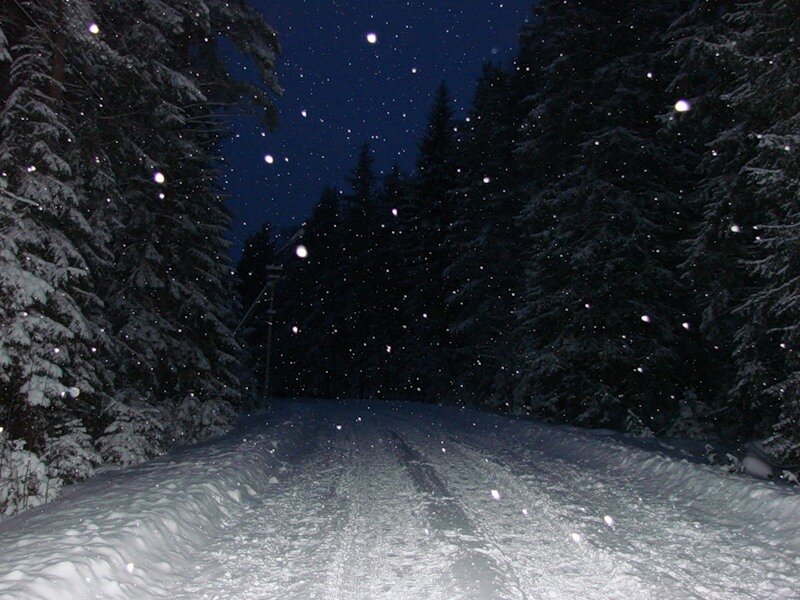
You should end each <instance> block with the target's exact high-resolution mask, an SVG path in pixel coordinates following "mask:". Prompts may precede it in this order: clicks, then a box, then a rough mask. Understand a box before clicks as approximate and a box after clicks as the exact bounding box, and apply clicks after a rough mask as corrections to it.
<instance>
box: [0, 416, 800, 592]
mask: <svg viewBox="0 0 800 600" xmlns="http://www.w3.org/2000/svg"><path fill="white" fill-rule="evenodd" d="M445 448H446V450H447V451H446V452H443V451H442V450H443V449H445ZM798 590H800V496H799V495H798V494H796V493H795V492H794V491H793V490H792V489H790V488H785V487H781V486H779V485H776V484H774V483H771V482H763V481H757V480H754V479H751V478H748V477H744V476H738V475H730V474H725V473H722V472H720V471H719V469H715V468H712V467H709V466H702V465H697V464H690V463H688V462H686V461H684V460H677V459H675V458H671V457H669V456H665V455H663V454H659V453H654V452H651V451H647V450H644V449H640V448H636V447H633V446H631V445H630V444H626V443H625V442H624V441H622V440H620V439H618V438H617V437H616V436H611V435H602V434H596V433H593V432H584V431H580V430H576V429H574V428H564V427H552V426H544V425H538V424H535V423H531V422H529V421H525V420H517V419H510V418H504V417H498V416H491V415H486V414H482V413H476V412H472V411H460V410H457V409H451V408H441V407H431V406H421V405H397V404H386V403H366V402H347V403H334V402H310V401H309V402H293V403H289V402H281V403H278V404H277V406H276V408H275V411H274V414H272V415H268V416H267V415H262V416H260V417H258V418H255V419H254V420H253V422H252V423H251V424H250V425H249V426H246V427H242V428H241V429H239V430H238V432H237V433H236V434H234V435H231V436H229V437H227V438H224V439H222V440H218V441H216V442H214V443H210V444H206V445H202V446H198V447H196V448H192V449H186V450H183V451H180V452H176V453H173V454H171V455H168V456H166V457H162V458H160V459H158V460H155V461H153V462H151V463H148V464H146V465H143V466H141V467H138V468H134V469H128V470H124V471H119V472H111V473H105V474H103V475H101V476H99V477H97V478H96V479H94V480H92V481H90V482H89V483H87V484H84V485H82V486H79V487H77V488H76V489H75V490H74V491H73V493H72V494H70V495H69V496H67V497H65V498H63V499H62V500H59V501H57V502H54V503H53V504H51V505H48V506H45V507H42V508H39V509H35V510H32V511H29V512H27V513H24V514H22V515H19V516H17V517H15V518H12V519H10V520H8V521H7V522H5V523H3V524H2V525H0V597H2V598H137V599H138V598H167V597H168V598H176V599H180V598H186V599H189V598H191V599H193V600H194V599H196V598H208V599H211V598H237V599H247V598H254V599H255V598H259V599H260V598H297V599H301V598H303V599H305V598H325V599H329V598H331V599H336V598H340V599H343V600H344V599H348V600H350V599H359V598H364V599H367V598H369V599H374V598H387V599H395V598H398V599H399V598H409V599H414V598H420V599H426V600H428V599H436V598H442V599H444V598H448V599H455V598H464V599H466V598H492V599H494V598H553V599H556V598H558V599H561V598H581V599H584V598H586V599H590V598H621V597H627V598H691V597H697V598H712V599H714V598H718V599H720V600H722V599H725V600H728V599H733V598H797V597H798Z"/></svg>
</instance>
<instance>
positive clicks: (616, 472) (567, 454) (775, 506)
mask: <svg viewBox="0 0 800 600" xmlns="http://www.w3.org/2000/svg"><path fill="white" fill-rule="evenodd" d="M467 412H469V411H467ZM465 416H467V417H468V418H469V416H468V415H465ZM481 419H482V420H485V419H486V415H481ZM494 419H495V420H496V422H495V427H494V429H495V431H496V432H497V433H496V434H495V435H496V436H497V438H499V439H516V440H520V439H526V440H528V442H529V443H530V444H531V446H532V447H535V448H536V450H538V451H540V452H542V453H544V454H545V455H546V456H550V457H552V458H553V460H556V461H557V460H563V461H567V462H569V463H571V464H574V465H577V466H579V467H583V468H585V469H591V470H593V471H595V472H597V473H598V474H599V475H608V476H610V477H612V478H623V479H624V480H625V481H628V482H630V483H631V484H632V485H634V486H635V487H637V488H638V489H639V490H641V492H642V493H653V492H655V493H658V494H660V495H662V496H664V497H669V498H670V500H672V501H674V502H675V503H678V504H683V505H684V506H686V507H687V508H690V509H691V510H693V511H696V512H698V513H702V514H705V515H708V516H709V517H712V518H724V519H726V520H729V521H730V522H732V523H739V524H742V525H755V524H757V525H758V527H759V528H762V530H763V532H764V533H765V534H768V533H769V534H774V535H776V536H778V538H779V539H782V540H784V541H785V542H786V543H787V544H790V545H791V546H792V547H794V548H798V549H800V493H798V488H797V487H789V486H785V485H781V484H777V483H774V482H770V481H761V480H756V479H753V478H752V477H749V476H747V475H739V474H733V473H728V472H724V471H722V470H721V469H720V468H719V467H714V466H711V465H701V464H696V463H691V462H689V461H688V460H686V459H677V458H674V457H670V456H665V455H664V454H661V453H659V452H654V451H652V450H646V449H641V448H638V447H636V445H635V441H631V442H629V441H628V440H625V439H621V438H620V437H619V434H617V436H616V437H614V436H609V435H608V434H607V433H605V432H597V433H596V432H594V431H592V430H582V429H579V428H577V427H569V426H557V425H546V424H541V423H537V422H534V421H528V420H517V419H515V420H508V419H504V418H498V417H494Z"/></svg>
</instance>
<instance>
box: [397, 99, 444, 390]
mask: <svg viewBox="0 0 800 600" xmlns="http://www.w3.org/2000/svg"><path fill="white" fill-rule="evenodd" d="M457 147H458V143H457V138H456V123H455V120H454V113H453V107H452V101H451V99H450V93H449V91H448V89H447V87H446V86H445V84H444V83H442V84H441V85H440V86H439V89H438V91H437V94H436V98H435V100H434V104H433V109H432V111H431V114H430V117H429V119H428V125H427V128H426V131H425V135H424V136H423V138H422V141H421V142H420V144H419V157H418V159H417V172H416V175H415V180H414V189H413V192H412V194H411V195H410V198H409V203H408V206H407V208H406V209H405V211H404V214H403V223H402V227H403V233H402V235H403V237H404V238H405V239H404V247H405V248H407V252H408V261H407V263H406V265H405V267H406V273H405V277H406V286H405V294H406V300H405V303H404V307H403V309H404V321H405V323H406V325H407V327H408V333H409V336H410V340H409V344H408V347H409V348H411V347H414V348H415V349H416V350H415V351H414V352H413V353H412V354H409V355H407V356H406V357H405V361H404V362H405V365H406V367H405V373H406V374H405V379H406V382H407V388H408V390H409V391H410V392H412V393H420V392H421V393H422V394H424V396H423V397H425V398H427V399H429V400H432V401H433V400H435V399H441V398H443V395H444V394H447V393H448V392H449V391H450V390H452V386H453V384H454V381H455V376H454V374H453V372H452V371H453V368H454V367H453V364H452V355H451V349H450V342H451V340H450V337H449V334H448V331H447V317H446V314H445V313H446V310H447V298H448V295H449V292H448V290H446V289H445V287H444V271H445V269H446V268H447V265H448V264H450V262H451V260H450V258H449V257H448V255H447V248H446V246H445V235H446V232H447V230H448V229H449V228H450V227H451V225H452V224H453V223H454V222H455V219H456V207H454V206H452V205H451V203H450V200H449V196H448V192H449V191H450V190H451V188H452V186H453V184H454V181H455V176H456V173H457V170H458V166H457V164H456V161H455V156H456V150H457Z"/></svg>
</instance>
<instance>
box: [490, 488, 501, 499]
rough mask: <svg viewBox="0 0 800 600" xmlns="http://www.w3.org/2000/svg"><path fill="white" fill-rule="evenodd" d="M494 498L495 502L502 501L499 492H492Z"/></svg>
mask: <svg viewBox="0 0 800 600" xmlns="http://www.w3.org/2000/svg"><path fill="white" fill-rule="evenodd" d="M492 498H494V499H495V500H500V492H498V491H497V490H492Z"/></svg>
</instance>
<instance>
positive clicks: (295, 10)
mask: <svg viewBox="0 0 800 600" xmlns="http://www.w3.org/2000/svg"><path fill="white" fill-rule="evenodd" d="M252 5H253V6H255V7H256V8H257V9H259V10H261V11H262V12H263V14H264V16H265V17H266V19H267V21H268V22H269V23H270V24H271V25H272V26H273V27H274V28H275V29H277V30H278V32H279V34H280V39H281V44H282V47H283V56H282V57H281V60H280V63H279V71H278V72H279V76H280V80H281V84H282V86H283V87H284V88H285V94H284V95H283V97H281V98H280V99H279V100H278V110H279V114H280V117H279V118H280V125H279V128H278V130H277V131H276V132H274V133H268V132H265V130H264V127H263V126H262V125H261V123H260V122H259V121H258V120H257V119H255V118H253V119H247V118H239V119H237V120H236V121H235V132H236V135H235V137H234V138H233V139H232V140H231V141H230V142H229V143H227V144H226V146H225V149H224V154H225V156H226V160H227V161H228V166H229V168H230V171H229V173H228V174H227V177H226V179H227V181H226V190H227V191H228V193H229V194H230V195H231V201H230V208H231V210H232V212H233V231H232V234H231V239H232V240H233V242H234V249H233V255H234V257H238V255H239V248H240V246H241V244H242V241H243V239H244V238H245V237H246V236H247V235H249V234H251V233H252V232H254V231H255V230H257V229H258V228H259V227H260V225H261V224H262V223H263V222H264V221H271V222H273V223H275V224H276V225H278V226H279V227H280V226H285V225H290V224H292V223H301V222H302V221H303V220H304V219H305V218H306V217H307V216H308V214H309V212H310V210H311V208H312V207H313V206H314V204H315V203H316V201H317V199H318V197H319V194H320V192H321V190H322V187H323V186H324V185H325V184H334V185H339V186H341V187H343V188H344V187H345V186H346V183H345V182H344V181H343V175H344V174H345V173H347V171H348V170H349V169H350V168H351V167H352V166H353V164H354V162H355V155H356V152H357V150H358V149H359V147H360V146H361V145H362V144H363V143H364V142H365V141H370V142H371V144H372V147H373V149H374V151H375V154H376V158H377V167H378V169H379V170H380V171H381V172H385V171H386V170H388V169H389V168H390V167H391V165H392V164H393V163H395V162H397V163H398V164H400V166H401V167H402V168H403V169H404V170H406V171H410V170H411V169H412V168H413V166H414V160H415V156H416V144H417V142H418V140H419V138H420V136H421V134H422V132H423V130H424V127H425V122H426V119H427V116H428V112H429V109H430V106H431V103H432V98H433V94H434V92H435V90H436V87H437V86H438V84H439V82H440V81H441V80H445V81H446V82H447V84H448V85H449V86H450V88H451V91H452V93H453V96H454V99H455V102H456V107H457V108H458V109H459V110H466V109H468V108H469V105H470V102H471V98H472V93H473V90H474V87H475V81H476V77H477V76H478V75H479V73H480V70H481V66H482V64H483V63H484V62H486V61H488V60H492V61H495V62H501V63H508V62H510V60H511V59H512V58H513V54H514V51H515V48H516V43H517V37H518V31H519V28H520V26H521V25H522V24H523V23H524V22H525V20H526V19H527V18H528V17H529V15H530V11H531V5H532V2H531V0H502V1H496V0H470V1H469V2H463V1H460V0H407V1H400V0H385V1H380V0H371V1H364V0H348V1H346V2H340V1H337V0H253V1H252ZM370 33H374V34H375V35H376V36H377V43H375V44H370V43H369V40H368V39H367V36H368V34H370ZM234 60H235V59H234ZM236 69H238V71H239V74H240V75H245V76H247V75H248V74H252V69H249V70H248V68H247V64H246V63H243V62H240V61H236ZM304 115H305V116H304ZM268 154H269V155H270V156H271V157H273V159H272V160H273V162H272V164H267V162H266V161H265V156H266V155H268Z"/></svg>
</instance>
